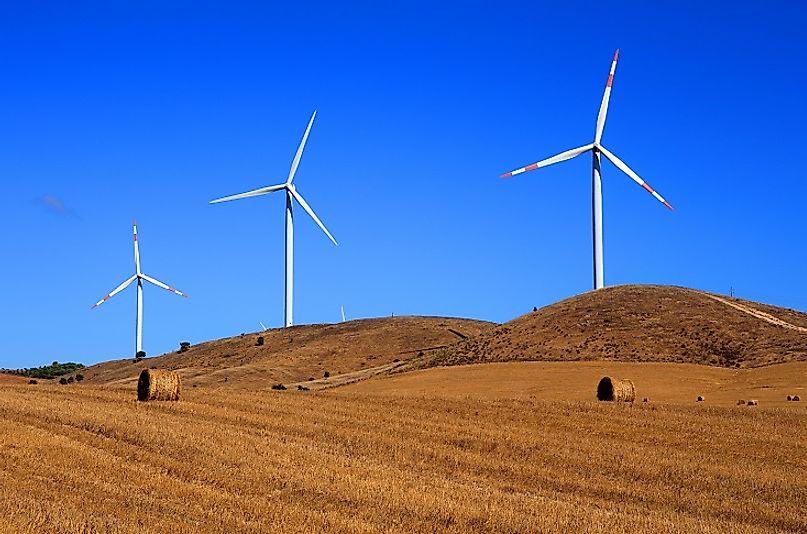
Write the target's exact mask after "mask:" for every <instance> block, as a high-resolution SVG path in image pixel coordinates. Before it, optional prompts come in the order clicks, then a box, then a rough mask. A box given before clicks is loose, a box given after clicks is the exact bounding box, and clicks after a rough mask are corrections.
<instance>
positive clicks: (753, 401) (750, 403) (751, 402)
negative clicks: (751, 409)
mask: <svg viewBox="0 0 807 534" xmlns="http://www.w3.org/2000/svg"><path fill="white" fill-rule="evenodd" d="M747 404H748V406H756V405H757V404H759V401H758V400H756V399H751V400H749V401H748V402H747Z"/></svg>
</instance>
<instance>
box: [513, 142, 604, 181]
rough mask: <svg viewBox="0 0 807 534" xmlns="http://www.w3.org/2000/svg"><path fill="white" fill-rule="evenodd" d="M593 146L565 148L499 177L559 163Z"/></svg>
mask: <svg viewBox="0 0 807 534" xmlns="http://www.w3.org/2000/svg"><path fill="white" fill-rule="evenodd" d="M593 147H594V144H593V143H592V144H590V145H586V146H581V147H579V148H573V149H571V150H567V151H566V152H561V153H560V154H557V155H555V156H552V157H551V158H546V159H544V160H541V161H539V162H538V163H533V164H532V165H527V166H526V167H521V168H520V169H516V170H514V171H513V172H508V173H505V174H502V175H501V176H500V177H499V178H510V177H511V176H515V175H516V174H521V173H522V172H527V171H532V170H535V169H540V168H541V167H546V166H548V165H552V164H553V163H560V162H561V161H566V160H567V159H572V158H574V157H576V156H579V155H580V154H582V153H583V152H588V151H589V150H591V149H592V148H593Z"/></svg>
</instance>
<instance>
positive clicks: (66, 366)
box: [12, 362, 84, 379]
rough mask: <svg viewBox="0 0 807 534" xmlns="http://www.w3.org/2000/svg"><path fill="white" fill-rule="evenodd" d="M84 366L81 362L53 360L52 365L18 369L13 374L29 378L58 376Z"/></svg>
mask: <svg viewBox="0 0 807 534" xmlns="http://www.w3.org/2000/svg"><path fill="white" fill-rule="evenodd" d="M83 368H84V366H83V365H82V364H80V363H74V362H67V363H59V362H53V363H52V364H50V365H44V366H42V367H33V368H31V369H18V370H16V371H13V373H12V374H15V375H19V376H27V377H28V378H48V379H49V378H56V377H58V376H62V375H66V374H69V373H73V372H75V371H77V370H79V369H83Z"/></svg>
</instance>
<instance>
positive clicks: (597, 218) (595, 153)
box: [501, 49, 673, 289]
mask: <svg viewBox="0 0 807 534" xmlns="http://www.w3.org/2000/svg"><path fill="white" fill-rule="evenodd" d="M618 59H619V49H617V51H616V52H615V53H614V59H613V61H612V62H611V71H610V73H609V74H608V81H607V82H606V84H605V93H604V94H603V95H602V103H600V112H599V114H598V115H597V128H596V130H595V131H594V142H593V143H590V144H588V145H585V146H581V147H579V148H573V149H571V150H567V151H566V152H561V153H560V154H557V155H555V156H552V157H551V158H547V159H544V160H541V161H539V162H538V163H533V164H532V165H527V166H526V167H522V168H520V169H516V170H514V171H513V172H508V173H506V174H503V175H502V176H501V177H502V178H509V177H511V176H515V175H516V174H521V173H522V172H526V171H532V170H534V169H539V168H541V167H547V166H549V165H552V164H553V163H560V162H561V161H566V160H567V159H572V158H574V157H576V156H579V155H580V154H583V153H585V152H589V151H591V156H592V183H591V195H592V226H593V230H592V233H593V241H594V289H600V288H602V287H603V279H604V274H603V251H602V179H601V176H600V154H602V155H604V156H605V157H606V158H608V159H609V160H611V163H613V164H614V165H616V166H617V168H618V169H619V170H621V171H622V172H624V173H625V174H627V175H628V176H630V177H631V179H633V181H634V182H636V183H637V184H639V185H640V186H642V187H644V188H645V190H647V192H648V193H650V194H651V195H653V196H654V197H655V198H656V200H658V201H659V202H661V203H662V204H664V205H665V206H667V207H668V208H670V209H673V208H672V206H670V204H669V203H668V202H667V201H666V200H664V198H662V196H661V195H659V194H658V193H656V192H655V191H654V190H653V188H652V187H650V186H649V185H648V184H647V182H645V181H644V180H642V179H641V178H640V177H639V175H638V174H636V173H635V172H633V170H632V169H631V168H630V167H628V166H627V165H626V164H625V163H624V162H623V161H622V160H621V159H619V158H618V157H616V156H615V155H614V154H613V153H611V152H610V151H608V150H607V149H606V148H605V147H604V146H602V144H601V143H600V139H601V138H602V131H603V128H604V127H605V117H606V115H608V102H609V100H610V99H611V86H612V85H613V83H614V73H615V72H616V62H617V60H618Z"/></svg>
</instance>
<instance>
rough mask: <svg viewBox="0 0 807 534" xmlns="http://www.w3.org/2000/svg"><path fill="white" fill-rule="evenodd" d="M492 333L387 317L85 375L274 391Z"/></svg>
mask: <svg viewBox="0 0 807 534" xmlns="http://www.w3.org/2000/svg"><path fill="white" fill-rule="evenodd" d="M492 326H493V324H492V323H487V322H484V321H475V320H471V319H454V318H450V317H387V318H380V319H365V320H358V321H349V322H345V323H338V324H320V325H305V326H294V327H291V328H276V329H271V330H267V331H265V332H256V333H251V334H246V335H243V336H236V337H231V338H225V339H219V340H215V341H209V342H206V343H200V344H199V345H194V346H192V347H190V350H188V351H186V352H182V353H169V354H166V355H164V356H160V357H156V358H147V359H145V360H143V361H141V362H134V361H132V360H131V359H127V360H117V361H111V362H106V363H102V364H99V365H94V366H92V367H89V368H87V369H84V370H83V372H82V374H83V375H84V377H85V383H89V384H106V385H112V386H125V387H134V384H135V383H136V381H137V376H138V374H139V373H140V371H141V370H143V369H146V368H149V367H159V368H161V369H170V370H174V371H177V372H179V374H180V375H181V376H182V380H183V385H184V386H185V387H186V388H188V387H202V386H204V387H214V386H215V387H221V388H228V389H234V388H242V389H253V390H254V389H260V388H266V389H269V388H270V387H271V385H272V384H275V383H278V382H281V383H283V384H289V383H296V382H302V381H305V380H307V379H308V378H309V377H315V378H320V377H322V376H323V373H324V372H325V371H328V372H330V374H331V376H333V377H336V376H337V375H341V374H344V373H348V372H356V371H361V370H364V369H369V368H372V367H378V366H381V365H389V364H392V363H395V360H400V361H406V360H409V359H412V358H414V357H416V356H417V354H418V353H419V352H421V351H425V352H426V353H428V352H429V351H431V350H434V348H435V347H444V346H447V345H451V344H452V343H456V342H457V341H459V340H461V339H462V338H461V337H460V336H458V335H457V334H455V333H454V332H460V333H462V334H463V335H466V336H474V335H477V334H479V333H480V332H482V331H483V330H486V329H489V328H491V327H492ZM259 336H260V337H263V338H264V340H265V342H264V344H263V345H262V346H258V345H257V343H256V341H257V339H258V337H259ZM177 343H179V341H177ZM177 347H178V345H177Z"/></svg>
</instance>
